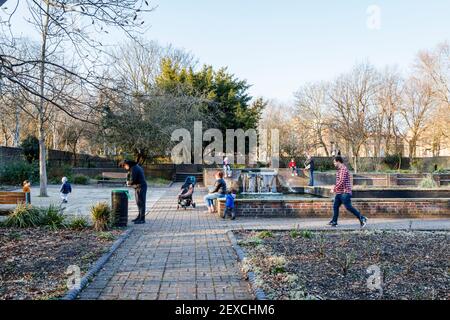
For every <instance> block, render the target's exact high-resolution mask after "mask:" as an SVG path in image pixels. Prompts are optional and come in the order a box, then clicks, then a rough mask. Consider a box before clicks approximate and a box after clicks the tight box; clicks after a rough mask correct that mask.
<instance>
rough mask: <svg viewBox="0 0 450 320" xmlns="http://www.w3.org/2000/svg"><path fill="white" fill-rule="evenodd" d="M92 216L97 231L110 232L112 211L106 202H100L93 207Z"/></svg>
mask: <svg viewBox="0 0 450 320" xmlns="http://www.w3.org/2000/svg"><path fill="white" fill-rule="evenodd" d="M91 215H92V221H93V222H94V229H95V230H96V231H105V230H108V228H109V227H110V217H111V209H110V207H109V205H108V204H107V203H106V202H100V203H97V204H96V205H95V206H93V207H92V208H91Z"/></svg>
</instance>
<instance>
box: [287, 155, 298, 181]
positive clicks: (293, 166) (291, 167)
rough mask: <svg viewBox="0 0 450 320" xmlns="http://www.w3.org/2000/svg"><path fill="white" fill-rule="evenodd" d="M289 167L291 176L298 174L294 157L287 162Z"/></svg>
mask: <svg viewBox="0 0 450 320" xmlns="http://www.w3.org/2000/svg"><path fill="white" fill-rule="evenodd" d="M289 168H290V169H291V171H292V176H293V177H294V176H298V173H297V163H295V160H294V159H291V162H289Z"/></svg>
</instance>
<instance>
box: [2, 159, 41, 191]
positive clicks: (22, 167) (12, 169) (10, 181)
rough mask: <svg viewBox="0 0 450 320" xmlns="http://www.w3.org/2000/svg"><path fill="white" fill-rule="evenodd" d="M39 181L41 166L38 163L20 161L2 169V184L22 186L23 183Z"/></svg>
mask: <svg viewBox="0 0 450 320" xmlns="http://www.w3.org/2000/svg"><path fill="white" fill-rule="evenodd" d="M25 180H29V181H32V182H33V181H38V180H39V166H38V165H37V163H31V164H30V163H28V162H25V161H18V162H14V163H10V164H7V165H4V166H2V167H0V183H2V184H7V185H22V183H23V181H25Z"/></svg>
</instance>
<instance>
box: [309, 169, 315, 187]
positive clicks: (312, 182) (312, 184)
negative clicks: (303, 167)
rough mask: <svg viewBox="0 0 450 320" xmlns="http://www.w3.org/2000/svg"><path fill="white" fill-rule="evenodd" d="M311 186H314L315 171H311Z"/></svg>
mask: <svg viewBox="0 0 450 320" xmlns="http://www.w3.org/2000/svg"><path fill="white" fill-rule="evenodd" d="M309 186H310V187H313V186H314V170H309Z"/></svg>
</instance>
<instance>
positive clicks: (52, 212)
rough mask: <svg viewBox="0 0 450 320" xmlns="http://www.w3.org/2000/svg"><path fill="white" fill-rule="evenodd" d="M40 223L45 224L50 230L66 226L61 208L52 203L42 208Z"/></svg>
mask: <svg viewBox="0 0 450 320" xmlns="http://www.w3.org/2000/svg"><path fill="white" fill-rule="evenodd" d="M40 211H41V221H40V225H41V226H45V227H47V228H49V229H51V230H58V229H63V228H66V227H67V225H66V223H65V217H64V214H63V209H62V208H61V207H57V206H54V205H50V206H49V207H48V208H42V209H40Z"/></svg>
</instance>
